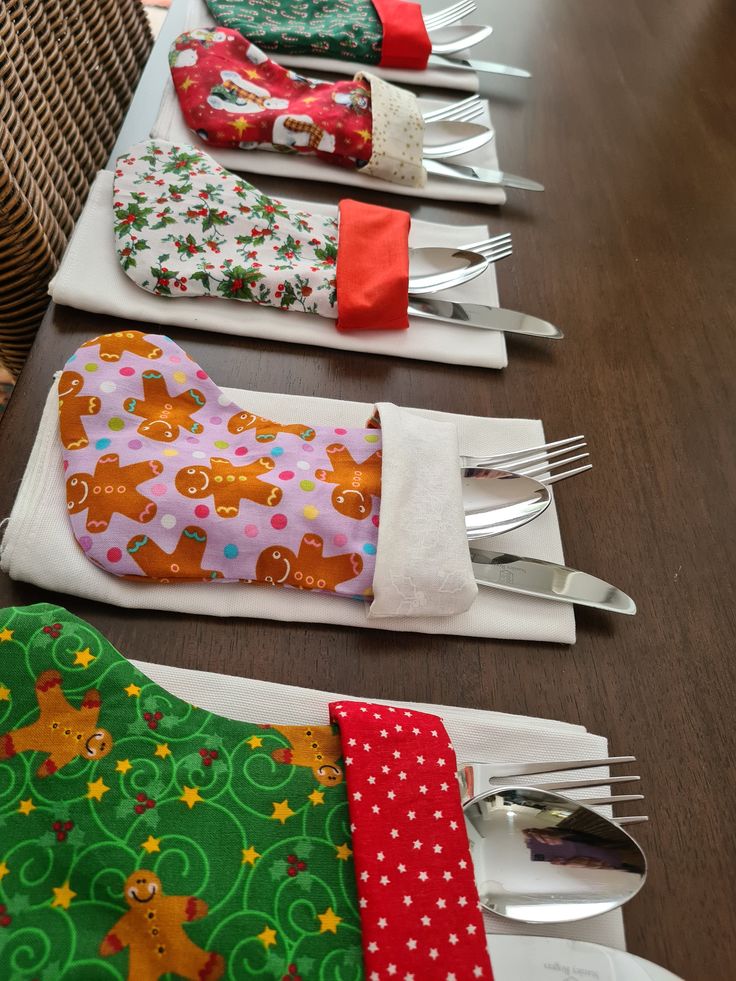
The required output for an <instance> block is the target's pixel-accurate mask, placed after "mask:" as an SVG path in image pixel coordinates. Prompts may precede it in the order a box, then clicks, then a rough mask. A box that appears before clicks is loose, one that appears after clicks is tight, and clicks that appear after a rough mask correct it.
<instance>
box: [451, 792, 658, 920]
mask: <svg viewBox="0 0 736 981" xmlns="http://www.w3.org/2000/svg"><path fill="white" fill-rule="evenodd" d="M463 811H464V814H465V828H466V831H467V833H468V839H469V842H470V854H471V856H472V859H473V869H474V872H475V884H476V886H477V887H478V895H479V897H480V904H481V906H482V907H483V909H485V910H488V911H489V912H490V913H496V914H498V915H499V916H503V917H505V918H506V919H509V920H517V921H519V922H521V923H571V922H573V921H575V920H585V919H588V918H589V917H591V916H599V915H600V914H601V913H608V912H609V911H610V910H613V909H617V908H618V907H619V906H621V905H623V903H625V902H628V900H629V899H631V898H632V897H633V896H635V895H636V894H637V892H638V891H639V890H640V889H641V887H642V886H643V885H644V880H645V878H646V874H647V863H646V858H645V857H644V852H643V851H642V850H641V848H640V847H639V845H638V844H637V843H636V842H635V841H634V839H633V838H632V837H631V835H629V834H627V833H626V832H625V831H624V830H623V828H621V827H619V825H617V824H614V823H613V821H609V820H608V818H605V817H603V816H602V815H601V814H598V813H596V812H595V811H593V810H591V809H590V808H588V807H584V806H583V805H581V804H579V803H578V802H577V801H574V800H571V799H570V798H569V797H563V796H562V795H561V794H553V793H551V792H550V791H542V790H536V789H534V788H531V787H500V788H497V789H495V790H491V791H488V792H487V793H484V794H482V795H481V796H479V797H475V798H473V800H471V801H470V802H469V803H467V804H466V805H465V806H464V808H463Z"/></svg>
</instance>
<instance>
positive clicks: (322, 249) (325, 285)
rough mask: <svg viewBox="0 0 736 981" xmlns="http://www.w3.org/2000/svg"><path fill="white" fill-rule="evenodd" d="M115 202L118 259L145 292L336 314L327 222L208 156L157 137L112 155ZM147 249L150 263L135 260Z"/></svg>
mask: <svg viewBox="0 0 736 981" xmlns="http://www.w3.org/2000/svg"><path fill="white" fill-rule="evenodd" d="M113 201H114V206H113V211H114V218H115V233H116V241H117V242H118V246H117V252H118V258H119V261H120V264H121V266H122V268H123V270H124V271H125V272H126V273H127V274H128V275H129V276H130V277H131V278H132V279H133V280H134V282H136V283H137V284H138V285H139V286H141V287H143V288H144V289H147V290H149V291H150V292H152V293H155V294H157V295H159V296H167V297H180V296H206V295H210V296H211V295H215V296H218V297H220V298H225V299H229V300H240V301H245V302H250V303H258V304H260V305H265V306H273V307H278V308H279V309H282V310H290V309H294V310H299V311H301V312H303V313H310V314H318V315H320V316H327V317H333V318H334V317H335V316H336V306H337V294H336V289H335V278H334V267H335V265H336V262H337V222H336V221H335V219H333V218H327V217H323V216H318V215H309V214H307V213H306V212H303V211H295V212H293V213H292V212H291V211H290V210H289V208H288V207H287V206H286V204H284V202H282V201H278V200H276V199H274V198H270V197H269V196H268V195H266V194H262V193H261V192H260V191H259V190H257V188H255V187H253V186H252V185H251V184H249V183H248V182H247V181H244V180H243V178H242V177H238V176H236V175H234V174H231V173H230V172H229V171H227V170H225V169H224V168H222V167H220V166H219V164H217V163H216V162H215V161H214V160H212V158H211V157H209V156H208V155H207V154H205V153H201V152H199V151H197V150H195V149H194V148H193V147H179V146H176V145H174V144H170V143H165V142H162V141H150V142H148V143H144V144H139V145H138V146H137V147H133V148H132V149H131V151H130V153H128V154H127V155H125V156H123V157H120V158H119V159H118V161H117V167H116V171H115V184H114V192H113ZM143 231H145V234H144V235H140V234H139V233H140V232H143ZM146 252H150V253H152V255H155V256H156V258H155V260H154V259H152V258H149V259H147V261H146V262H145V263H142V262H141V258H142V256H143V255H144V253H146Z"/></svg>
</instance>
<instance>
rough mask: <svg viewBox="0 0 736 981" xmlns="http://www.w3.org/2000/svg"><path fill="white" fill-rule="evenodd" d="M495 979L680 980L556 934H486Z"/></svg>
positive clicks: (626, 956)
mask: <svg viewBox="0 0 736 981" xmlns="http://www.w3.org/2000/svg"><path fill="white" fill-rule="evenodd" d="M486 942H487V944H488V953H489V955H490V957H491V963H492V965H493V976H494V978H495V979H496V981H519V979H520V978H523V979H524V981H552V979H553V978H555V979H560V981H562V979H568V978H578V977H579V978H595V979H596V981H682V979H681V978H678V977H677V976H676V975H675V974H672V973H671V972H670V971H667V970H666V969H665V968H663V967H660V966H659V965H658V964H653V963H652V962H651V961H647V960H644V958H643V957H636V956H635V955H634V954H629V953H627V952H626V951H625V950H615V949H614V948H613V947H604V946H603V945H602V944H593V943H588V942H587V941H582V940H563V939H561V938H559V937H518V936H516V937H512V936H500V935H498V934H486Z"/></svg>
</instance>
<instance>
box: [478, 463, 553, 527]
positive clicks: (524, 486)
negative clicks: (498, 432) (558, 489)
mask: <svg viewBox="0 0 736 981" xmlns="http://www.w3.org/2000/svg"><path fill="white" fill-rule="evenodd" d="M461 476H462V482H463V506H464V509H465V530H466V532H467V535H468V541H471V542H472V541H473V540H474V539H476V538H484V537H485V536H486V535H501V534H503V533H504V532H507V531H513V529H514V528H520V527H521V525H525V524H526V523H527V522H528V521H532V519H534V518H538V517H539V515H540V514H542V513H543V512H544V511H546V510H547V508H548V507H549V506H550V503H551V501H552V494H551V492H550V490H549V488H548V487H545V485H544V484H542V483H541V482H540V481H538V480H535V478H534V477H525V476H524V475H522V474H518V473H509V472H508V471H506V470H486V469H479V468H470V467H464V468H463V469H462V470H461Z"/></svg>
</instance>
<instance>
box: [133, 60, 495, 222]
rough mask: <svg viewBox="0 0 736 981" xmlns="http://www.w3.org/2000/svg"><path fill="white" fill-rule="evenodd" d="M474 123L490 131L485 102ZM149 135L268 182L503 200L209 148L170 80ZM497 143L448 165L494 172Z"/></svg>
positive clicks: (262, 153)
mask: <svg viewBox="0 0 736 981" xmlns="http://www.w3.org/2000/svg"><path fill="white" fill-rule="evenodd" d="M444 105H447V101H444V102H443V101H442V100H437V99H419V108H420V109H421V111H422V112H423V113H424V112H427V111H428V110H430V109H439V108H441V107H442V106H444ZM473 122H474V123H480V124H484V125H485V126H487V127H488V128H489V129H493V124H492V122H491V116H490V111H489V108H488V103H487V102H484V108H483V115H482V116H480V117H479V118H478V119H474V120H473ZM151 136H152V137H153V138H154V139H157V140H169V141H170V142H171V143H176V144H182V143H191V144H192V146H196V147H197V149H199V150H204V152H205V153H209V155H210V156H211V157H213V158H214V159H215V160H216V161H217V162H218V163H219V164H222V166H223V167H227V169H228V170H234V171H242V172H244V173H246V174H249V175H250V174H265V175H266V176H269V177H288V178H290V179H297V178H298V179H299V180H309V181H326V182H328V183H331V184H342V185H344V186H346V187H361V188H365V189H366V190H369V191H380V192H381V193H383V194H403V195H406V196H408V197H414V198H428V199H430V200H434V201H471V202H472V203H474V204H504V203H505V201H506V192H505V191H504V189H503V188H502V187H498V186H496V185H494V184H479V183H478V182H477V181H462V180H448V179H447V178H444V177H434V176H433V175H432V174H430V175H429V177H428V178H427V183H426V184H425V185H424V187H407V186H406V185H404V184H393V183H391V181H385V180H381V179H380V178H379V177H371V176H370V175H369V174H366V173H365V172H364V171H360V170H349V169H348V168H347V167H336V166H332V165H331V164H328V163H325V161H324V160H319V159H318V158H317V157H310V156H306V155H299V156H297V155H296V154H292V153H288V154H286V153H274V152H271V151H269V150H238V149H235V148H232V149H229V148H227V147H218V146H212V144H210V143H205V142H204V140H200V138H199V137H198V136H197V134H196V133H194V132H193V131H192V130H191V129H189V127H188V126H187V124H186V123H185V121H184V116H183V115H182V112H181V109H180V108H179V100H178V99H177V97H176V91H175V90H174V83H173V82H172V81H171V78H168V79H167V80H166V84H165V86H164V93H163V96H162V97H161V105H160V107H159V111H158V116H157V117H156V122H155V123H154V124H153V128H152V130H151ZM496 142H497V138H495V137H494V139H493V140H491V142H490V143H486V145H485V146H483V147H481V148H480V149H479V150H474V151H473V152H472V153H463V154H461V155H460V156H458V157H452V159H450V160H448V161H447V163H450V164H470V165H472V166H476V167H487V168H488V169H489V170H498V169H499V163H498V154H497V149H496Z"/></svg>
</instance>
